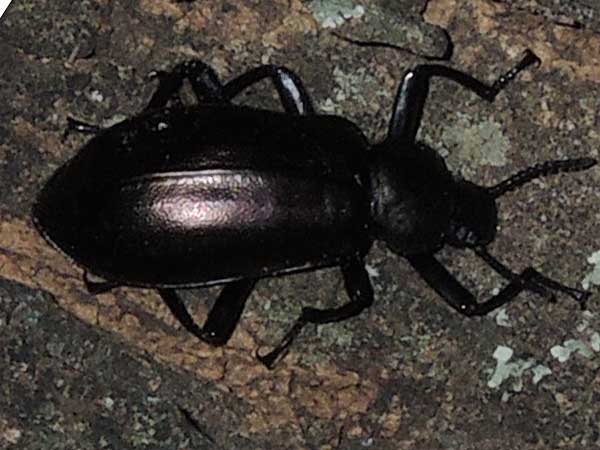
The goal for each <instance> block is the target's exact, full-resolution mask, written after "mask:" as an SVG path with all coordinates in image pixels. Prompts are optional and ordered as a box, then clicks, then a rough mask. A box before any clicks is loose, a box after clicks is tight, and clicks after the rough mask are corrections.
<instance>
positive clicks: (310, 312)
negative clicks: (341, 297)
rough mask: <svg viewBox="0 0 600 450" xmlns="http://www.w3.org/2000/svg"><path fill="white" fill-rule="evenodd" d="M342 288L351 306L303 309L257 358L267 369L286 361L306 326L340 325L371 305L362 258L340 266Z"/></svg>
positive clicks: (370, 293) (367, 280)
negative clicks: (272, 345) (297, 337)
mask: <svg viewBox="0 0 600 450" xmlns="http://www.w3.org/2000/svg"><path fill="white" fill-rule="evenodd" d="M342 274H343V276H344V284H345V286H346V291H347V293H348V296H349V297H350V302H349V303H346V304H345V305H343V306H340V307H339V308H329V309H317V308H302V313H301V314H300V317H298V319H296V322H295V323H294V325H293V326H292V328H291V329H290V330H289V331H288V332H287V333H286V335H285V336H284V338H283V339H282V340H281V342H280V343H279V345H277V347H275V348H274V349H273V350H271V351H270V352H269V353H267V354H266V355H259V354H257V357H258V359H259V360H260V361H261V362H262V363H263V364H264V365H265V366H267V367H268V368H269V369H272V368H273V367H274V366H275V364H277V362H279V361H280V360H281V359H283V358H284V357H285V355H286V354H287V352H288V350H289V348H290V345H291V344H292V342H293V341H294V339H295V338H296V336H298V334H299V333H300V331H301V330H302V328H303V327H304V325H306V324H307V323H314V324H324V323H331V322H340V321H342V320H346V319H350V318H352V317H354V316H357V315H358V314H360V313H361V312H362V311H363V310H364V309H366V308H368V307H369V306H371V305H372V304H373V287H372V286H371V281H370V279H369V275H368V273H367V270H366V269H365V267H364V263H363V261H362V258H357V259H356V260H355V261H352V262H351V263H349V264H347V265H344V266H342Z"/></svg>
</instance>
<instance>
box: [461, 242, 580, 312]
mask: <svg viewBox="0 0 600 450" xmlns="http://www.w3.org/2000/svg"><path fill="white" fill-rule="evenodd" d="M473 251H474V252H475V254H477V256H479V257H480V258H481V259H483V260H484V261H485V262H486V263H487V264H488V265H489V266H490V267H491V268H492V269H493V270H494V271H496V273H498V274H499V275H501V276H503V277H504V278H506V279H507V280H510V281H512V280H513V279H515V278H516V277H517V275H516V274H515V273H514V272H513V271H512V270H510V269H509V268H508V267H506V266H505V265H504V264H502V263H501V262H500V261H498V259H496V258H495V257H494V256H492V255H491V254H490V253H489V252H488V251H487V249H486V248H485V247H483V246H482V247H476V248H474V249H473ZM526 270H529V271H530V272H531V275H530V276H531V281H532V283H535V284H537V285H539V286H544V287H546V288H548V289H550V290H553V291H558V292H562V293H563V294H567V295H568V296H570V297H571V298H573V299H574V300H575V301H578V302H580V304H581V305H582V307H585V301H586V300H587V298H588V297H589V296H590V293H589V292H585V291H582V290H580V289H575V288H572V287H569V286H565V285H564V284H561V283H559V282H558V281H555V280H553V279H551V278H548V277H547V276H545V275H542V274H541V273H539V272H538V271H537V270H535V269H534V268H532V267H528V268H527V269H526Z"/></svg>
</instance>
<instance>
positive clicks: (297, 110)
mask: <svg viewBox="0 0 600 450" xmlns="http://www.w3.org/2000/svg"><path fill="white" fill-rule="evenodd" d="M266 78H270V79H271V81H272V82H273V84H274V85H275V89H276V90H277V93H278V94H279V100H280V101H281V104H282V105H283V109H284V110H285V111H286V112H287V113H290V114H314V112H315V109H314V107H313V104H312V101H311V100H310V96H309V95H308V93H307V92H306V88H305V87H304V85H303V83H302V80H301V79H300V77H299V76H298V75H296V74H295V73H294V72H292V71H291V70H290V69H288V68H286V67H283V66H274V65H270V64H266V65H264V66H258V67H255V68H254V69H250V70H249V71H248V72H246V73H244V74H242V75H240V76H238V77H237V78H234V79H233V80H231V81H229V82H227V83H226V84H225V86H224V91H225V95H226V96H227V98H229V99H232V98H234V97H235V96H236V95H238V94H239V93H241V92H242V91H243V90H244V89H246V88H248V87H249V86H251V85H253V84H256V83H258V82H260V81H262V80H264V79H266Z"/></svg>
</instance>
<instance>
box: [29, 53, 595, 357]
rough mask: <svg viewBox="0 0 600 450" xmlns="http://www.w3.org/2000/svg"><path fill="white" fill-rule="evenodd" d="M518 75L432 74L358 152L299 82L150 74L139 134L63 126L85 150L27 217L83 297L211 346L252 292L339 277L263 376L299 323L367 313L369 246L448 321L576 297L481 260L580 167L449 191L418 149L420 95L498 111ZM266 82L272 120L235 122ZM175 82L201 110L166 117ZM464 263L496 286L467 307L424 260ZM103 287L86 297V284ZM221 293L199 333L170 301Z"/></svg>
mask: <svg viewBox="0 0 600 450" xmlns="http://www.w3.org/2000/svg"><path fill="white" fill-rule="evenodd" d="M538 61H539V60H538V58H537V57H536V56H535V55H534V54H533V53H532V52H531V51H529V50H528V51H526V52H525V54H524V56H523V58H522V59H521V61H520V62H519V63H518V64H517V65H516V66H514V67H513V68H512V69H511V70H509V71H508V72H506V73H505V74H504V75H502V76H501V77H499V78H498V79H497V81H496V82H494V83H493V84H491V85H488V84H486V83H483V82H481V81H478V80H477V79H475V78H473V77H472V76H470V75H468V74H466V73H464V72H461V71H458V70H455V69H452V68H449V67H447V66H444V65H438V64H425V65H419V66H417V67H415V68H414V69H413V70H409V71H408V72H406V73H405V75H404V78H403V80H402V82H401V84H400V87H399V88H398V92H397V94H396V99H395V102H394V106H393V111H392V117H391V120H390V125H389V130H388V133H387V137H386V138H385V139H384V140H383V141H382V142H380V143H377V144H375V145H369V144H368V142H367V140H366V138H365V137H364V135H363V134H362V133H361V131H360V130H359V129H358V127H357V126H356V125H354V124H353V123H351V122H349V121H348V120H345V119H343V118H341V117H337V116H331V115H319V114H316V113H315V111H314V108H313V105H312V103H311V100H310V98H309V96H308V94H307V92H306V90H305V88H304V87H303V85H302V82H301V80H300V79H299V78H298V76H297V75H296V74H294V73H293V72H292V71H290V70H289V69H287V68H285V67H279V66H272V65H265V66H259V67H257V68H255V69H252V70H250V71H248V72H247V73H245V74H243V75H241V76H239V77H237V78H235V79H233V80H231V81H229V82H227V83H224V84H223V83H221V82H220V81H219V79H218V77H217V75H216V74H215V72H214V70H213V69H212V68H210V67H209V66H208V65H206V64H204V63H203V62H201V61H198V60H194V61H189V62H185V63H182V64H179V65H178V66H176V67H175V68H174V69H173V70H172V71H170V72H155V73H154V77H155V78H157V79H158V82H159V84H158V88H157V90H156V92H155V93H154V95H153V96H152V98H151V100H150V102H149V104H148V106H147V107H146V108H145V109H144V110H143V111H142V112H141V113H140V114H139V115H137V116H135V117H132V118H130V119H127V120H125V121H123V122H121V123H119V124H116V125H114V126H112V127H110V128H107V129H101V128H99V127H96V126H94V125H88V124H85V123H83V122H78V121H74V120H70V121H69V124H70V128H71V129H75V130H79V131H82V132H91V133H93V134H94V136H93V138H92V139H91V140H90V141H89V142H88V143H87V144H86V145H85V146H84V147H83V148H82V149H81V151H80V152H79V153H78V154H77V155H76V156H75V157H74V158H73V159H71V160H70V161H68V162H67V163H66V164H64V165H63V166H62V167H61V168H60V169H59V170H58V171H57V172H56V173H55V174H54V175H53V176H52V177H51V179H50V180H49V181H48V183H47V184H46V186H45V187H44V188H43V190H42V191H41V193H40V194H39V197H38V199H37V201H36V203H35V205H34V209H33V220H34V223H35V225H36V227H37V229H38V230H39V231H40V233H41V234H42V235H43V236H44V238H46V239H47V240H48V241H49V242H50V243H52V244H53V245H54V246H55V247H57V248H58V249H60V250H62V251H63V252H64V253H65V254H66V255H67V256H68V257H70V258H71V259H72V260H73V261H74V262H75V263H77V264H78V265H80V266H81V267H82V268H83V269H84V270H85V274H86V275H85V276H84V280H85V282H86V285H87V287H88V289H89V290H90V291H91V292H94V293H99V292H102V291H105V290H107V289H111V288H113V287H116V286H122V285H126V286H140V287H150V288H156V289H157V290H158V292H159V293H160V295H161V297H162V298H163V299H164V301H165V302H166V304H167V305H168V307H169V309H170V310H171V311H172V312H173V314H174V315H175V317H176V318H177V319H178V320H179V322H180V323H181V324H182V325H183V327H184V328H185V329H187V330H188V331H190V332H191V333H193V334H194V335H196V336H197V337H198V338H200V339H201V340H202V341H204V342H207V343H209V344H212V345H223V344H225V343H226V342H227V341H228V339H229V338H230V337H231V335H232V333H233V331H234V329H235V327H236V325H237V323H238V321H239V319H240V316H241V314H242V310H243V308H244V303H245V302H246V299H247V298H248V296H249V295H250V293H251V292H252V289H253V288H254V285H255V283H256V282H257V280H259V279H260V278H263V277H268V276H278V275H284V274H288V273H292V272H297V271H305V270H314V269H318V268H321V267H330V266H339V267H340V268H341V270H342V274H343V278H344V282H345V288H346V291H347V293H348V297H349V299H350V301H349V302H348V303H347V304H345V305H342V306H340V307H338V308H331V309H316V308H311V307H305V308H303V309H302V313H301V315H300V317H299V318H298V319H297V320H296V322H295V323H294V325H293V326H292V327H291V329H290V330H289V331H288V333H287V334H286V335H285V337H284V338H283V340H282V341H281V342H280V343H279V344H278V345H277V346H276V347H275V348H274V349H273V350H272V351H271V352H269V353H268V354H266V355H259V359H260V360H261V361H262V362H263V363H264V364H265V365H266V366H268V367H272V366H273V365H274V364H275V363H276V361H278V360H279V359H281V358H282V357H283V356H284V355H285V354H286V352H287V350H288V348H289V346H290V344H291V343H292V341H293V340H294V338H295V337H296V336H297V335H298V333H299V332H300V330H301V329H302V327H303V326H304V325H305V324H307V323H314V324H323V323H328V322H338V321H341V320H345V319H348V318H351V317H354V316H356V315H358V314H359V313H360V312H361V311H363V310H364V309H365V308H367V307H369V306H370V305H371V304H372V303H373V290H372V287H371V283H370V281H369V276H368V275H367V271H366V269H365V265H364V258H365V256H366V254H367V252H368V251H369V249H370V247H371V244H372V243H373V241H374V240H382V241H384V242H385V243H386V244H387V246H388V247H389V248H390V249H391V250H392V251H393V252H395V253H396V254H398V255H400V256H402V257H404V258H406V259H407V260H408V262H409V263H410V264H411V265H412V267H413V268H414V269H415V270H416V271H417V273H418V274H419V275H420V276H421V277H422V278H423V279H424V280H425V281H426V282H427V283H428V284H429V285H430V286H431V287H432V288H433V289H434V290H435V291H436V292H437V293H438V294H439V295H440V297H441V298H442V299H444V300H445V301H446V302H447V303H448V304H449V305H450V306H452V307H453V308H454V309H456V310H457V311H459V312H460V313H462V314H465V315H469V316H472V315H482V314H486V313H488V312H489V311H491V310H493V309H495V308H498V307H499V306H501V305H504V304H506V303H508V302H510V301H511V300H513V299H514V298H515V297H516V296H517V295H518V294H519V293H520V292H521V291H523V290H529V291H532V292H535V293H536V294H539V295H542V296H544V297H552V296H553V294H554V292H562V293H565V294H567V295H569V296H571V297H573V298H574V299H575V300H577V301H579V302H581V303H583V302H584V301H585V299H586V298H587V296H588V294H587V293H586V292H583V291H580V290H577V289H574V288H570V287H567V286H564V285H562V284H560V283H558V282H557V281H554V280H552V279H550V278H548V277H546V276H544V275H542V274H541V273H539V272H538V271H536V270H535V269H533V268H531V267H529V268H526V269H525V270H523V271H522V272H520V273H516V272H513V271H512V270H511V269H509V268H508V267H506V266H505V265H503V264H502V263H501V262H500V261H498V260H497V259H496V258H495V257H493V256H492V255H491V254H490V253H489V252H488V251H487V250H486V246H487V245H488V244H489V243H490V242H492V241H493V240H494V237H495V234H496V226H497V222H498V214H497V209H496V199H497V198H498V197H499V196H501V195H502V194H504V193H505V192H507V191H510V190H513V189H516V188H517V187H519V186H521V185H523V184H524V183H526V182H528V181H530V180H533V179H535V178H538V177H541V176H545V175H549V174H556V173H559V172H570V171H579V170H583V169H587V168H589V167H591V166H593V165H594V164H596V160H594V159H592V158H578V159H567V160H560V161H548V162H544V163H541V164H538V165H535V166H533V167H530V168H527V169H525V170H522V171H521V172H518V173H517V174H515V175H514V176H512V177H510V178H508V179H507V180H504V181H502V182H501V183H498V184H496V185H494V186H490V187H483V186H478V185H476V184H473V183H471V182H469V181H466V180H463V179H459V178H456V177H455V176H453V175H452V174H451V173H450V172H449V171H448V169H447V167H446V165H445V163H444V161H443V159H442V158H441V157H440V156H439V155H438V153H436V152H435V151H434V150H433V149H432V148H430V147H428V146H427V145H425V144H423V143H421V142H418V141H416V135H417V130H418V128H419V125H420V121H421V116H422V113H423V108H424V105H425V101H426V99H427V96H428V92H429V83H430V80H431V79H432V78H434V77H441V78H446V79H448V80H451V81H453V82H455V83H457V84H459V85H460V86H462V87H463V88H465V89H467V90H470V91H472V92H474V93H475V94H477V95H478V96H479V97H481V98H483V99H485V100H487V101H490V102H491V101H493V100H494V98H495V97H496V95H497V94H498V93H499V92H500V91H501V90H502V89H503V88H504V87H505V86H506V85H507V84H509V82H510V81H511V80H512V79H513V78H514V77H515V76H516V75H517V74H518V73H519V72H520V71H521V70H523V69H525V68H526V67H528V66H530V65H532V64H534V63H536V62H538ZM263 79H270V80H271V81H272V82H273V84H274V86H275V88H276V90H277V92H278V95H279V98H280V100H281V103H282V105H283V109H284V110H285V111H284V112H276V111H268V110H262V109H255V108H249V107H244V106H238V105H234V104H233V103H232V100H233V99H234V98H235V97H236V96H237V95H238V94H239V93H240V92H242V91H243V90H245V89H246V88H247V87H248V86H250V85H252V84H254V83H257V82H259V81H261V80H263ZM185 80H188V81H189V83H190V84H191V86H192V88H193V91H194V93H195V95H196V96H197V97H198V100H199V103H198V104H197V105H194V106H184V105H182V103H181V102H180V101H179V90H180V88H181V86H182V83H183V82H184V81H185ZM446 244H449V245H451V246H454V247H457V248H461V249H469V250H472V251H473V252H475V253H476V254H477V255H478V256H479V257H481V258H482V259H483V260H484V261H485V262H486V263H487V264H488V265H489V266H490V267H491V268H492V269H493V270H494V271H496V272H498V273H499V274H500V275H501V276H502V277H504V278H506V280H507V282H508V283H507V285H506V287H504V288H503V289H502V290H501V291H500V292H499V293H498V294H496V295H494V296H492V297H491V298H490V299H488V300H487V301H485V302H481V303H479V302H477V301H476V300H475V297H474V295H473V294H472V293H471V292H469V290H467V289H466V288H465V287H464V286H463V285H462V284H461V283H460V282H459V281H458V280H457V279H456V278H455V277H454V276H453V275H451V274H450V272H448V270H447V269H446V268H445V267H444V266H443V265H442V264H441V263H440V262H439V261H438V260H437V259H436V257H435V253H436V252H437V251H438V250H440V249H441V248H442V247H443V246H444V245H446ZM88 272H89V273H91V274H94V275H96V276H98V277H101V278H102V279H103V280H105V281H102V282H93V281H92V280H91V279H90V278H88V276H87V273H88ZM216 284H221V285H223V288H222V291H221V293H220V295H219V297H218V298H217V300H216V303H215V304H214V306H213V308H212V309H211V311H210V313H209V314H208V318H207V320H206V322H205V324H204V326H203V327H199V326H198V325H197V324H196V323H195V322H194V320H193V319H192V317H191V316H190V314H189V313H188V312H187V310H186V308H185V306H184V304H183V303H182V301H181V300H180V299H179V297H178V295H177V293H176V289H185V288H192V287H202V286H210V285H216Z"/></svg>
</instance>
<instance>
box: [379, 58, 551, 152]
mask: <svg viewBox="0 0 600 450" xmlns="http://www.w3.org/2000/svg"><path fill="white" fill-rule="evenodd" d="M539 61H540V60H539V58H538V57H537V56H536V55H535V54H534V53H533V52H532V51H531V50H526V51H525V55H524V56H523V59H521V61H520V62H519V63H518V64H517V65H516V66H514V67H513V68H512V69H510V70H509V71H508V72H506V73H505V74H504V75H502V76H500V77H499V78H498V79H497V80H496V81H495V82H494V83H493V84H492V85H488V84H486V83H483V82H481V81H479V80H477V79H475V78H473V77H472V76H471V75H468V74H466V73H464V72H461V71H458V70H455V69H452V68H450V67H446V66H442V65H439V64H422V65H419V66H417V67H415V68H414V69H412V70H409V71H408V72H406V73H405V75H404V78H403V80H402V83H401V85H400V87H399V88H398V92H397V93H396V99H395V101H394V107H393V110H392V111H393V112H392V118H391V120H390V125H389V131H388V138H389V139H399V140H403V141H407V142H414V140H415V137H416V135H417V131H418V129H419V125H420V123H421V117H422V116H423V108H424V107H425V101H426V100H427V95H428V93H429V81H430V79H431V78H433V77H440V78H446V79H449V80H452V81H454V82H456V83H458V84H460V85H461V86H463V87H464V88H466V89H468V90H470V91H473V92H474V93H475V94H477V95H478V96H479V97H481V98H483V99H485V100H487V101H490V102H491V101H493V100H494V98H496V95H497V94H498V93H499V92H500V91H501V90H502V89H503V88H504V87H505V86H506V85H507V84H508V83H509V82H510V81H511V80H512V79H514V78H515V77H516V76H517V74H518V73H519V72H521V71H522V70H523V69H525V68H526V67H529V66H531V65H532V64H535V63H539Z"/></svg>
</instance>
